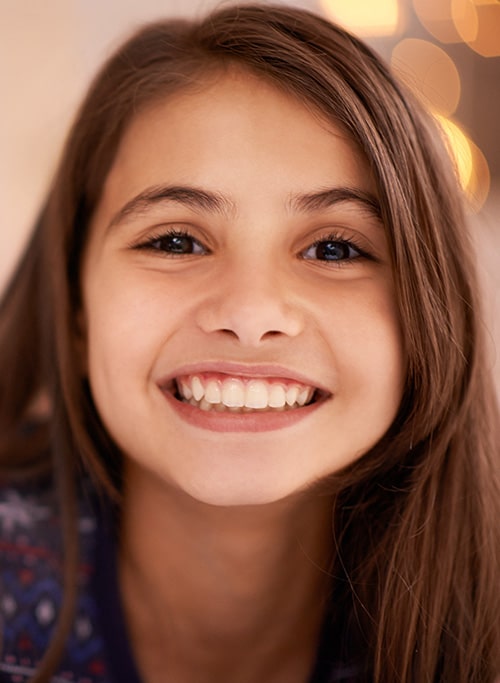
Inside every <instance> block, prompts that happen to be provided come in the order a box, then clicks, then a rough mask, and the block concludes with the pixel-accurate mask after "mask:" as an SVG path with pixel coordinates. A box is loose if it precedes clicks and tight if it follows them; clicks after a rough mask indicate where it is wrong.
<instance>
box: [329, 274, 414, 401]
mask: <svg viewBox="0 0 500 683" xmlns="http://www.w3.org/2000/svg"><path fill="white" fill-rule="evenodd" d="M329 317H330V331H329V335H330V340H331V344H330V346H331V348H332V351H333V354H334V362H335V366H336V368H337V373H338V376H337V380H338V382H339V390H340V391H339V393H342V392H343V395H344V396H345V399H346V401H349V400H353V401H354V400H355V399H357V398H359V397H364V399H365V400H366V401H367V402H369V401H374V402H376V403H377V404H381V403H383V404H385V405H386V410H387V412H390V413H392V412H395V411H396V410H397V407H398V406H399V402H400V400H401V396H402V392H403V384H404V374H405V371H404V368H405V360H404V352H403V342H402V332H401V325H400V322H399V316H398V314H397V310H396V304H395V301H394V295H393V289H392V285H391V284H390V283H383V284H380V285H379V286H378V287H361V286H360V287H359V288H358V289H357V290H353V291H351V292H350V294H349V296H347V297H345V298H343V299H342V301H341V310H340V306H339V302H337V306H335V307H330V310H329ZM381 408H382V406H381Z"/></svg>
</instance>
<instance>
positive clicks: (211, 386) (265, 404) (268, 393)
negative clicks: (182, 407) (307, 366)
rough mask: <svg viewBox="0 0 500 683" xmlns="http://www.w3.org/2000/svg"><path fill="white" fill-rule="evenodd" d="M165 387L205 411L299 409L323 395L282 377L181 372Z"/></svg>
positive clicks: (316, 390)
mask: <svg viewBox="0 0 500 683" xmlns="http://www.w3.org/2000/svg"><path fill="white" fill-rule="evenodd" d="M165 389H166V390H168V391H170V393H171V394H172V395H173V396H174V398H176V399H177V400H178V401H181V402H182V403H188V404H190V405H191V406H193V407H196V408H199V409H200V410H203V411H205V412H210V411H212V412H218V413H263V412H284V411H291V410H298V409H300V408H303V407H306V406H309V405H311V404H312V403H315V402H317V401H318V400H320V398H323V397H325V394H324V392H322V391H321V390H320V389H318V388H316V387H313V386H308V385H305V384H301V383H299V382H293V381H290V380H285V379H270V378H266V379H263V378H251V379H250V378H239V377H234V376H229V375H225V376H224V375H219V376H217V377H214V376H213V374H212V373H210V375H207V376H204V375H203V374H201V373H199V374H196V375H183V376H180V377H177V378H175V379H174V380H172V381H171V382H170V383H169V386H168V387H165Z"/></svg>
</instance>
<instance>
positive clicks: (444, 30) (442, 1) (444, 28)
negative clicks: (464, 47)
mask: <svg viewBox="0 0 500 683" xmlns="http://www.w3.org/2000/svg"><path fill="white" fill-rule="evenodd" d="M495 1H496V0H495ZM413 7H414V9H415V13H416V15H417V17H418V18H419V19H420V21H421V22H422V25H423V26H424V27H425V28H426V29H427V30H428V31H429V33H430V34H431V35H432V36H434V38H437V39H438V40H439V41H441V42H442V43H459V42H461V40H462V38H461V36H460V34H459V32H458V31H457V29H456V27H455V23H454V21H453V17H452V14H451V0H413Z"/></svg>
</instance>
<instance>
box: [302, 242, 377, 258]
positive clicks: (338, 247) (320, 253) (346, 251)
mask: <svg viewBox="0 0 500 683" xmlns="http://www.w3.org/2000/svg"><path fill="white" fill-rule="evenodd" d="M363 256H365V257H367V256H368V255H367V254H365V252H363V250H362V249H360V248H359V247H356V246H355V245H354V244H353V243H352V242H351V241H349V240H345V239H339V238H338V237H334V236H332V237H327V238H323V239H320V240H317V241H316V242H314V244H311V246H310V247H308V248H307V249H306V250H305V251H303V252H302V258H304V259H315V260H318V261H333V262H339V261H352V260H354V259H357V258H361V257H363Z"/></svg>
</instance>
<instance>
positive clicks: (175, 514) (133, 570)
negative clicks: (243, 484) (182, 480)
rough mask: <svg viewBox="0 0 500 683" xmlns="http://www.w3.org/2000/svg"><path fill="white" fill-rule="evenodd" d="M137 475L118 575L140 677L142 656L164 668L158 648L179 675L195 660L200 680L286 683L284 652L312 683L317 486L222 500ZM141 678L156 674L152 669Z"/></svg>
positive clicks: (319, 559)
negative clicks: (305, 491)
mask: <svg viewBox="0 0 500 683" xmlns="http://www.w3.org/2000/svg"><path fill="white" fill-rule="evenodd" d="M133 476H134V478H133V481H134V486H133V487H131V489H130V490H129V491H128V492H126V494H125V499H124V507H123V517H122V527H121V551H120V573H121V577H120V578H121V586H122V592H123V599H124V606H125V612H126V615H127V619H128V622H129V629H130V633H131V637H132V643H133V646H134V649H135V651H136V655H137V658H138V663H139V667H140V668H141V653H142V659H143V664H144V667H143V668H144V671H143V673H144V672H146V669H148V664H147V661H149V663H150V665H149V670H150V671H151V672H153V671H154V670H155V669H156V666H155V665H153V661H156V662H157V666H158V667H159V666H160V662H159V658H160V654H162V655H164V657H163V659H164V661H163V662H162V663H161V670H162V672H163V674H162V675H163V676H164V675H165V670H166V669H165V667H166V666H169V667H170V669H171V670H172V672H174V670H175V668H176V667H177V671H176V672H175V676H176V677H175V678H174V680H178V681H184V680H186V681H188V680H191V679H190V678H189V676H188V675H186V676H184V677H183V675H182V673H181V671H182V670H184V671H187V669H189V667H190V666H193V667H194V671H195V672H197V674H196V673H195V675H194V677H193V680H194V679H196V680H200V678H199V672H200V671H206V672H207V677H206V678H205V679H203V680H206V681H211V680H217V676H219V677H220V676H225V679H226V680H233V681H236V680H238V681H239V680H241V681H247V680H248V681H250V680H257V679H258V678H259V676H260V680H263V679H264V680H281V676H277V675H276V676H274V678H273V677H272V676H271V669H278V668H279V661H278V660H280V657H279V656H277V653H282V656H281V660H282V664H283V666H284V667H285V668H286V666H285V665H286V663H287V662H288V663H291V662H294V672H297V671H299V670H300V666H299V664H298V662H297V661H295V660H296V658H297V657H299V656H300V658H301V662H302V668H303V676H301V677H297V678H296V680H306V679H307V673H308V670H309V668H310V666H311V665H312V660H313V659H314V654H315V649H316V642H317V638H318V634H319V629H320V627H321V622H322V618H323V609H324V600H325V596H326V591H327V587H328V567H329V562H330V559H331V557H330V553H331V550H330V549H331V516H332V501H331V500H330V499H328V498H327V497H319V496H313V495H312V494H310V495H309V496H307V495H303V496H297V497H296V498H294V499H293V500H286V501H280V502H278V503H273V504H270V505H261V506H249V507H240V508H238V507H230V508H224V507H216V506H210V505H205V504H203V503H200V502H198V501H195V500H193V499H192V498H191V497H189V496H187V495H186V494H183V493H182V492H179V491H177V490H175V489H172V488H166V487H165V485H164V484H161V485H160V484H159V483H158V482H152V481H151V480H150V479H149V477H148V475H147V474H144V473H140V472H134V474H133ZM264 634H265V637H263V635H264ZM153 650H154V652H155V653H156V654H154V653H153ZM148 652H149V654H148ZM242 658H243V659H245V658H247V659H248V667H250V668H252V669H253V670H254V674H250V673H249V669H248V667H247V668H245V672H246V673H248V676H245V675H240V673H241V671H242V666H241V664H242ZM196 660H198V661H197V662H196ZM233 661H234V664H235V668H236V671H237V672H238V677H237V678H236V677H235V676H236V673H234V672H230V669H231V667H232V662H233ZM195 662H196V663H195ZM281 668H283V667H281ZM258 669H259V670H258ZM209 671H212V673H213V675H212V677H210V674H209V673H208V672H209ZM146 673H147V672H146ZM286 675H288V676H289V674H286ZM196 676H198V678H196ZM228 676H229V677H228ZM266 676H267V678H266ZM145 680H146V681H148V683H149V681H150V680H151V681H154V680H156V679H155V676H154V674H153V673H151V675H149V676H145ZM158 680H161V678H160V677H159V678H158ZM163 680H165V679H164V678H163ZM219 680H220V678H219ZM283 680H287V681H288V680H289V681H292V680H295V678H293V679H292V678H290V677H288V678H286V676H285V677H283Z"/></svg>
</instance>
